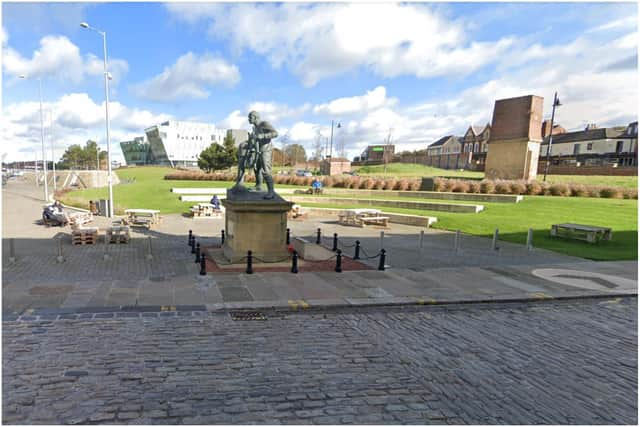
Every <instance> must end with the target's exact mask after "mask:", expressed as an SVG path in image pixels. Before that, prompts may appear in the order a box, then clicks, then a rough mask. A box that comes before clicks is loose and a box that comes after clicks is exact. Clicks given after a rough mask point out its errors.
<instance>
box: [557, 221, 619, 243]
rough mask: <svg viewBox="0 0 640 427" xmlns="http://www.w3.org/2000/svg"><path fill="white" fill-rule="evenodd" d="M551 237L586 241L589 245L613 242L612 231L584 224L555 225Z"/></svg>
mask: <svg viewBox="0 0 640 427" xmlns="http://www.w3.org/2000/svg"><path fill="white" fill-rule="evenodd" d="M551 235H552V236H554V237H564V238H568V239H577V240H585V241H587V242H589V243H597V242H599V241H600V240H611V229H610V228H607V227H596V226H593V225H583V224H572V223H566V224H553V225H552V226H551Z"/></svg>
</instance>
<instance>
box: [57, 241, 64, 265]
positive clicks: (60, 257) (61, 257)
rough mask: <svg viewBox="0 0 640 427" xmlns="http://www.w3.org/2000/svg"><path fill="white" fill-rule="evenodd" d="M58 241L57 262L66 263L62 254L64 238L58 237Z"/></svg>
mask: <svg viewBox="0 0 640 427" xmlns="http://www.w3.org/2000/svg"><path fill="white" fill-rule="evenodd" d="M56 240H57V241H58V256H57V257H56V261H58V263H61V262H64V255H63V254H62V237H58V238H57V239H56Z"/></svg>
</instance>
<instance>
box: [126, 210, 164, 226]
mask: <svg viewBox="0 0 640 427" xmlns="http://www.w3.org/2000/svg"><path fill="white" fill-rule="evenodd" d="M124 213H125V214H127V218H123V220H122V222H123V224H125V225H131V226H142V227H148V228H149V229H151V227H152V226H154V225H156V224H159V223H160V220H161V219H162V218H161V217H160V211H159V210H155V209H127V210H125V211H124Z"/></svg>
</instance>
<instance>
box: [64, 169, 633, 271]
mask: <svg viewBox="0 0 640 427" xmlns="http://www.w3.org/2000/svg"><path fill="white" fill-rule="evenodd" d="M403 166H405V165H403ZM171 170H172V169H170V168H164V167H139V168H129V169H120V170H118V171H117V174H118V177H119V178H120V180H121V182H122V183H121V184H119V185H116V186H114V187H113V192H114V199H115V201H116V213H121V212H122V211H123V210H124V209H128V208H145V209H159V210H160V211H161V212H162V213H185V212H187V209H188V207H189V206H190V205H191V204H192V203H190V202H181V201H179V200H178V195H177V194H175V193H172V192H170V189H171V188H177V187H182V188H184V187H197V188H202V187H218V188H229V187H231V185H232V183H231V182H217V181H167V180H164V179H163V178H164V175H165V174H167V173H168V172H170V171H171ZM134 178H135V181H134V182H130V183H127V180H132V179H134ZM611 178H619V177H611ZM276 188H300V187H297V186H291V185H277V186H276ZM107 197H108V189H107V188H106V187H105V188H96V189H87V190H79V191H74V192H70V193H67V194H65V195H64V196H63V197H62V198H61V199H62V202H63V203H65V204H70V205H74V206H79V207H82V208H87V207H88V204H89V200H97V199H106V198H107ZM328 197H332V198H339V197H340V196H339V195H331V196H328ZM350 197H352V196H349V197H345V204H344V205H343V204H340V205H336V204H309V203H302V205H303V206H318V207H335V208H358V207H361V206H357V205H349V198H350ZM365 198H369V199H377V198H380V199H394V197H384V196H365ZM401 200H416V201H424V202H428V201H430V199H413V198H401ZM436 201H438V202H445V201H443V200H436ZM451 203H464V202H461V201H457V202H455V201H452V202H451ZM470 203H479V204H482V205H484V206H485V211H484V212H481V213H478V214H461V213H449V212H435V211H425V210H418V209H401V208H387V207H381V208H380V209H382V210H384V211H388V212H398V213H408V214H413V215H424V216H435V217H437V218H438V222H437V223H436V225H435V228H440V229H446V230H456V229H459V230H461V231H462V232H464V233H468V234H472V235H477V236H485V237H490V236H492V234H493V231H494V230H495V229H496V228H499V229H500V236H501V239H504V240H507V241H511V242H515V243H522V244H524V243H525V241H526V236H527V229H528V228H533V230H534V245H535V246H537V247H541V248H545V249H550V250H553V251H557V252H561V253H564V254H568V255H574V256H579V257H583V258H589V259H594V260H634V259H637V257H638V226H637V218H638V201H637V200H620V199H596V198H583V197H542V196H525V198H524V201H523V202H520V203H518V204H510V203H480V202H470ZM563 222H574V223H579V224H588V225H599V226H603V227H611V228H612V229H613V240H611V241H610V242H601V243H599V244H595V245H592V244H588V243H586V242H582V241H572V240H565V239H557V238H551V237H550V236H549V230H550V229H551V225H552V224H557V223H563Z"/></svg>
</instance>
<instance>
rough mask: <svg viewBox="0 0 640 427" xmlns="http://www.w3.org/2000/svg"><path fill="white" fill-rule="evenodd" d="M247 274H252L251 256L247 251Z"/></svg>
mask: <svg viewBox="0 0 640 427" xmlns="http://www.w3.org/2000/svg"><path fill="white" fill-rule="evenodd" d="M247 274H253V255H251V251H247Z"/></svg>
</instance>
